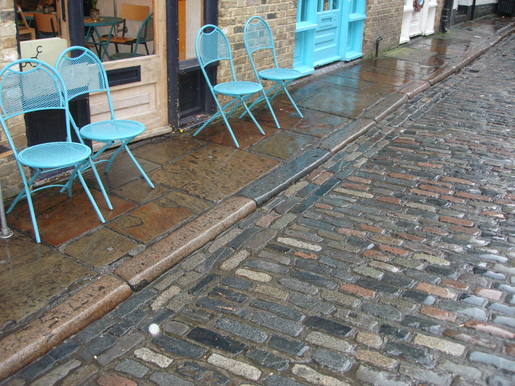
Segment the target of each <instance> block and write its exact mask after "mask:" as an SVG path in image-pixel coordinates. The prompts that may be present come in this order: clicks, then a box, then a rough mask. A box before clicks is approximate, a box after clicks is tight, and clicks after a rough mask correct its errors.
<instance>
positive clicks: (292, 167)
mask: <svg viewBox="0 0 515 386" xmlns="http://www.w3.org/2000/svg"><path fill="white" fill-rule="evenodd" d="M331 155H332V154H331V153H330V152H329V151H327V150H324V149H318V148H315V149H310V150H308V151H306V152H305V153H304V154H302V155H300V156H299V157H298V158H295V159H294V160H292V161H289V162H286V163H284V164H282V165H280V166H279V167H277V168H276V169H274V170H272V171H271V172H270V173H268V174H266V175H264V176H263V177H261V178H259V179H257V180H256V181H254V182H252V183H251V184H250V185H248V186H247V187H245V188H243V189H242V190H241V191H240V192H239V195H241V196H243V197H246V198H249V199H252V200H254V201H255V202H256V204H257V205H258V206H261V205H263V204H264V203H265V202H267V201H268V200H269V199H270V198H272V197H273V196H275V195H277V194H278V193H279V192H281V191H283V190H284V189H286V188H287V187H288V186H290V185H292V184H293V183H295V182H296V181H298V180H299V179H301V178H302V177H304V176H306V175H307V174H309V172H311V171H312V170H313V169H315V168H316V167H318V166H319V165H321V164H322V163H323V162H325V161H326V160H328V159H329V158H330V157H331Z"/></svg>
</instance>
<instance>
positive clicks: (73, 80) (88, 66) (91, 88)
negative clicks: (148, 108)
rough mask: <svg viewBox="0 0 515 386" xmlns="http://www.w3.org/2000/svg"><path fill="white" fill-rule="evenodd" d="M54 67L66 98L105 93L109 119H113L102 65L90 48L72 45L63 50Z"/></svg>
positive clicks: (109, 92)
mask: <svg viewBox="0 0 515 386" xmlns="http://www.w3.org/2000/svg"><path fill="white" fill-rule="evenodd" d="M55 68H56V70H57V72H58V73H59V74H60V75H61V77H62V79H63V81H64V84H65V85H66V88H67V91H68V99H70V100H71V99H73V98H76V97H78V96H81V95H87V94H90V93H94V92H102V93H105V95H106V98H107V103H108V106H109V111H110V114H111V119H115V116H114V109H113V102H112V99H111V91H110V88H109V82H108V79H107V73H106V71H105V68H104V65H103V64H102V62H101V61H100V59H99V58H98V56H96V55H95V54H94V53H93V52H92V51H91V50H89V49H88V48H85V47H81V46H73V47H70V48H67V49H66V50H64V51H63V52H62V53H61V55H60V56H59V58H58V59H57V61H56V65H55Z"/></svg>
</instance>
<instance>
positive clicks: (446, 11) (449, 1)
mask: <svg viewBox="0 0 515 386" xmlns="http://www.w3.org/2000/svg"><path fill="white" fill-rule="evenodd" d="M453 3H454V1H453V0H445V2H444V4H443V9H442V18H441V20H440V31H441V32H443V33H446V32H448V31H449V29H450V27H451V16H452V8H453V5H454V4H453Z"/></svg>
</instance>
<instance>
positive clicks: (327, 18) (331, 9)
mask: <svg viewBox="0 0 515 386" xmlns="http://www.w3.org/2000/svg"><path fill="white" fill-rule="evenodd" d="M340 3H341V0H321V1H319V3H318V9H317V29H316V31H315V57H314V62H315V66H320V65H323V64H326V63H330V62H334V61H336V60H339V59H340V58H341V53H340V38H341V18H342V12H341V6H340Z"/></svg>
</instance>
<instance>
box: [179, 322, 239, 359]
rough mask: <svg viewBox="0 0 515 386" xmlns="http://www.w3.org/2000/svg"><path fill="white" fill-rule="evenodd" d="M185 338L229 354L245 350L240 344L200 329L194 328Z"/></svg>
mask: <svg viewBox="0 0 515 386" xmlns="http://www.w3.org/2000/svg"><path fill="white" fill-rule="evenodd" d="M186 336H187V337H188V338H190V339H191V340H194V341H196V342H199V343H202V344H204V345H206V346H211V347H214V348H217V349H220V350H223V351H227V352H229V353H231V354H239V353H241V352H242V351H243V350H244V349H245V345H243V344H242V343H240V342H237V341H235V340H232V339H230V338H227V337H225V336H223V335H220V334H218V333H216V332H213V331H210V330H207V329H205V328H201V327H197V328H194V329H193V330H191V331H190V332H189V333H188V334H187V335H186Z"/></svg>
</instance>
